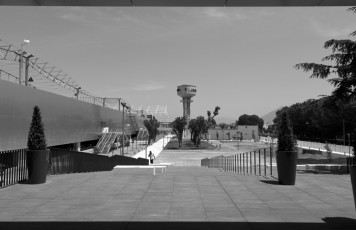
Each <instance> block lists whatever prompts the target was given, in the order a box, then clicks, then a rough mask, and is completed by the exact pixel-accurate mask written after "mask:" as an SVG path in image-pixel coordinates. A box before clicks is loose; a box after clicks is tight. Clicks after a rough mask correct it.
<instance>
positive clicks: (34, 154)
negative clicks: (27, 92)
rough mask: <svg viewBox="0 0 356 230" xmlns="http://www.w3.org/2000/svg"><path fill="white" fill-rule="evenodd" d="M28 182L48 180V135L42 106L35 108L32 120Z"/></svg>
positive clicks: (28, 154)
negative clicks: (41, 109) (42, 114)
mask: <svg viewBox="0 0 356 230" xmlns="http://www.w3.org/2000/svg"><path fill="white" fill-rule="evenodd" d="M27 147H28V151H27V168H28V183H29V184H41V183H45V182H46V177H47V170H48V160H49V150H48V149H46V147H47V144H46V137H45V133H44V126H43V123H42V117H41V112H40V108H39V107H38V106H35V107H34V109H33V115H32V122H31V126H30V131H29V133H28V139H27Z"/></svg>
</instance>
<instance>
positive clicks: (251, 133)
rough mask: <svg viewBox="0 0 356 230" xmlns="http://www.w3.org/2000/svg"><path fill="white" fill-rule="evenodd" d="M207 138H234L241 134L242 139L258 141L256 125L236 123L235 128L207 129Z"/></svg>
mask: <svg viewBox="0 0 356 230" xmlns="http://www.w3.org/2000/svg"><path fill="white" fill-rule="evenodd" d="M208 135H209V139H212V140H236V139H237V138H240V137H241V135H242V140H252V139H254V140H255V141H259V139H260V135H259V133H258V126H257V125H238V126H237V129H236V128H235V129H221V128H211V129H209V130H208Z"/></svg>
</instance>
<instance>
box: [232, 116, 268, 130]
mask: <svg viewBox="0 0 356 230" xmlns="http://www.w3.org/2000/svg"><path fill="white" fill-rule="evenodd" d="M236 125H258V129H259V130H262V128H263V125H264V121H263V119H262V118H260V117H259V116H257V115H255V114H254V115H247V114H243V115H241V116H240V117H239V119H238V120H237V121H236Z"/></svg>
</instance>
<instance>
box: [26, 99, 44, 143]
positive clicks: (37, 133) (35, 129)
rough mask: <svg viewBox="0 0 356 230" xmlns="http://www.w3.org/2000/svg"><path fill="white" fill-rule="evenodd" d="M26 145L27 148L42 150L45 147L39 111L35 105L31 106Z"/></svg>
mask: <svg viewBox="0 0 356 230" xmlns="http://www.w3.org/2000/svg"><path fill="white" fill-rule="evenodd" d="M27 147H28V149H29V150H43V149H46V147H47V143H46V137H45V133H44V127H43V122H42V117H41V111H40V108H39V107H38V106H37V105H36V106H35V107H34V108H33V115H32V122H31V126H30V131H29V133H28V139H27Z"/></svg>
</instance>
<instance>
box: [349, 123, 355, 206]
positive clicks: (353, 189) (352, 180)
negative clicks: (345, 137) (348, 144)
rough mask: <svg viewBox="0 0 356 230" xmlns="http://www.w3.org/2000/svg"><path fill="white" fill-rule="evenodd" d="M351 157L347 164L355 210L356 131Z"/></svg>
mask: <svg viewBox="0 0 356 230" xmlns="http://www.w3.org/2000/svg"><path fill="white" fill-rule="evenodd" d="M353 136H354V137H353V143H352V147H353V149H352V150H353V153H352V154H353V156H351V157H350V159H349V162H350V168H349V169H350V177H351V185H352V191H353V194H354V202H355V208H356V130H355V131H354V135H353Z"/></svg>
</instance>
